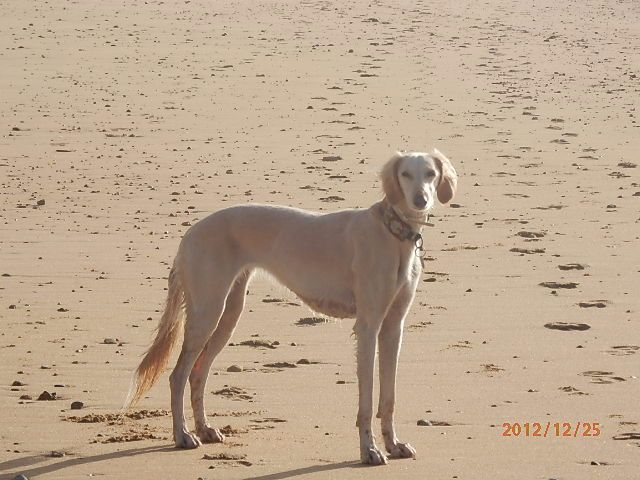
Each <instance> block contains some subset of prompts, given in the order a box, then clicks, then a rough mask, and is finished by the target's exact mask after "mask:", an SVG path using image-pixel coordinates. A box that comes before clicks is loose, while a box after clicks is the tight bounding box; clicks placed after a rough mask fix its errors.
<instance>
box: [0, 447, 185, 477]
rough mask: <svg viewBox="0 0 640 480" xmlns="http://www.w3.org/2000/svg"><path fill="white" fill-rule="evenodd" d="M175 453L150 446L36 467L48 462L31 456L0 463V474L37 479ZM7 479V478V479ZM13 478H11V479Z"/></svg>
mask: <svg viewBox="0 0 640 480" xmlns="http://www.w3.org/2000/svg"><path fill="white" fill-rule="evenodd" d="M169 451H175V447H174V446H173V445H164V446H151V447H142V448H130V449H128V450H120V451H117V452H109V453H103V454H101V455H93V456H88V457H69V458H67V459H66V460H62V461H60V462H56V463H51V464H48V465H43V466H41V467H36V466H35V465H36V464H38V463H42V462H44V461H47V460H49V458H48V457H46V456H44V455H31V456H29V457H21V458H16V459H14V460H8V461H6V462H2V463H0V473H2V472H10V471H12V470H13V475H18V474H22V475H25V476H26V477H27V478H33V477H38V476H39V475H45V474H47V473H52V472H57V471H59V470H64V469H65V468H69V467H73V466H75V465H85V464H90V463H97V462H104V461H108V460H115V459H120V458H126V457H134V456H136V455H146V454H148V453H158V452H169ZM7 478H9V477H7ZM12 478H13V477H12Z"/></svg>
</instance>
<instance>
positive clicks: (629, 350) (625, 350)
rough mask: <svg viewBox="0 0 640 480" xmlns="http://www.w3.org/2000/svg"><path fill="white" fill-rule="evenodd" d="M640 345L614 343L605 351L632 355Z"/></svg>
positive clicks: (613, 353) (620, 354)
mask: <svg viewBox="0 0 640 480" xmlns="http://www.w3.org/2000/svg"><path fill="white" fill-rule="evenodd" d="M638 350H640V347H639V346H637V345H615V346H613V347H611V350H607V353H609V354H611V355H616V356H624V355H633V354H635V353H636V352H637V351H638Z"/></svg>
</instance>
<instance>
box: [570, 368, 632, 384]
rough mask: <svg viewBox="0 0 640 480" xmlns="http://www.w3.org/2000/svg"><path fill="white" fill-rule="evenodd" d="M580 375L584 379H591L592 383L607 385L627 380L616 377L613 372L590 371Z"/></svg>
mask: <svg viewBox="0 0 640 480" xmlns="http://www.w3.org/2000/svg"><path fill="white" fill-rule="evenodd" d="M580 375H582V376H583V377H590V378H591V383H598V384H607V383H614V382H626V379H624V378H622V377H617V376H615V375H614V373H613V372H603V371H600V370H589V371H587V372H582V373H581V374H580Z"/></svg>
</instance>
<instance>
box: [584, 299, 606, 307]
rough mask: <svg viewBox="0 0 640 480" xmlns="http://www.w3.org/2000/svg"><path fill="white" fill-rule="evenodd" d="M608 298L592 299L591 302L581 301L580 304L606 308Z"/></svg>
mask: <svg viewBox="0 0 640 480" xmlns="http://www.w3.org/2000/svg"><path fill="white" fill-rule="evenodd" d="M607 303H608V300H591V301H589V302H580V303H578V306H580V307H581V308H594V307H595V308H605V307H606V306H607Z"/></svg>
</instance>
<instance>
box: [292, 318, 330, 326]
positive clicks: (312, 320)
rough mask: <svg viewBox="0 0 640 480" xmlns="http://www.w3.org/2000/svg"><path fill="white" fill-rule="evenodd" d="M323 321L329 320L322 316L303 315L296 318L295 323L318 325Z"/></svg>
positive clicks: (299, 324)
mask: <svg viewBox="0 0 640 480" xmlns="http://www.w3.org/2000/svg"><path fill="white" fill-rule="evenodd" d="M323 323H329V321H328V320H327V319H326V318H322V317H304V318H301V319H300V320H298V321H297V322H296V325H297V326H298V327H305V326H313V325H319V324H323Z"/></svg>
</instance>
